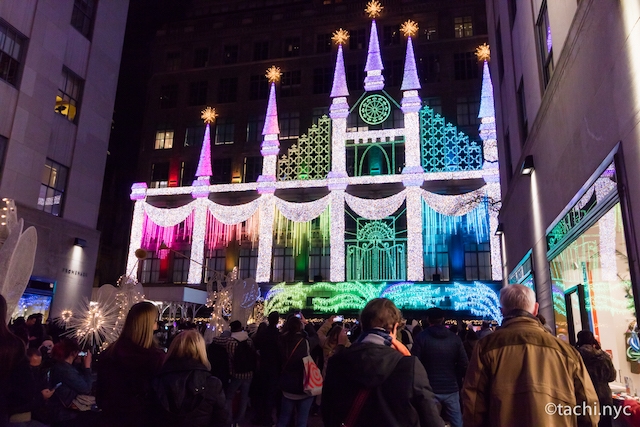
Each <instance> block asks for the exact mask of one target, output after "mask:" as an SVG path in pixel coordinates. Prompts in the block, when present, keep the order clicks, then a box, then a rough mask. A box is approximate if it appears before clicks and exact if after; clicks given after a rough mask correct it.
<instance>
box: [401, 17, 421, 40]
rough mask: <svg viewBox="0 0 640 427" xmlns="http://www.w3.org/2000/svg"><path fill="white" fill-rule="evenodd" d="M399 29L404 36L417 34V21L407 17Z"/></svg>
mask: <svg viewBox="0 0 640 427" xmlns="http://www.w3.org/2000/svg"><path fill="white" fill-rule="evenodd" d="M400 31H402V34H404V36H405V37H413V36H415V35H416V34H418V23H417V22H415V21H412V20H411V19H409V20H407V21H406V22H404V23H403V24H402V25H401V26H400Z"/></svg>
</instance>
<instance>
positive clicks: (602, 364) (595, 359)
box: [578, 344, 616, 405]
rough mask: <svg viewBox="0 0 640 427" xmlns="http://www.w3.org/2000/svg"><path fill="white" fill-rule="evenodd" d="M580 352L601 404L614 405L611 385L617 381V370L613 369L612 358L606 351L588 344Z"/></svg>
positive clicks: (579, 348) (580, 348) (579, 349)
mask: <svg viewBox="0 0 640 427" xmlns="http://www.w3.org/2000/svg"><path fill="white" fill-rule="evenodd" d="M578 352H579V353H580V356H582V360H583V361H584V364H585V366H586V367H587V371H588V372H589V376H590V377H591V381H592V382H593V386H594V387H595V389H596V393H597V394H598V399H599V400H600V404H601V405H613V398H612V397H611V388H610V387H609V383H610V382H611V381H615V380H616V368H614V367H613V362H611V357H610V356H609V355H608V354H607V353H605V352H604V351H602V350H599V349H597V348H595V347H594V346H592V345H588V344H587V345H583V346H580V347H578Z"/></svg>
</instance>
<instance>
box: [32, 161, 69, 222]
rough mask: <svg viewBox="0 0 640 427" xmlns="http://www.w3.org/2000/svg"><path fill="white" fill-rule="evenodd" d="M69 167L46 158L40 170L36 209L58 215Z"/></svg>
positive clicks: (60, 211) (60, 209)
mask: <svg viewBox="0 0 640 427" xmlns="http://www.w3.org/2000/svg"><path fill="white" fill-rule="evenodd" d="M68 176H69V168H68V167H66V166H62V165H61V164H60V163H58V162H54V161H53V160H51V159H47V160H46V162H45V164H44V169H43V170H42V183H41V184H40V195H39V196H38V209H40V210H41V211H45V212H47V213H50V214H51V215H55V216H60V215H61V214H62V203H63V201H64V191H65V189H66V187H67V177H68Z"/></svg>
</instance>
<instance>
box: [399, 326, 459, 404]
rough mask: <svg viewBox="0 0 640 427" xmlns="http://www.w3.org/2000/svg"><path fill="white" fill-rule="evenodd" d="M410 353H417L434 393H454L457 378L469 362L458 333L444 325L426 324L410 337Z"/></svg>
mask: <svg viewBox="0 0 640 427" xmlns="http://www.w3.org/2000/svg"><path fill="white" fill-rule="evenodd" d="M411 354H413V355H414V356H417V357H418V359H420V361H421V362H422V365H423V366H424V368H425V369H426V371H427V375H429V383H430V384H431V388H432V389H433V392H434V393H437V394H450V393H457V392H458V391H459V390H460V389H459V387H458V384H459V382H461V381H459V380H461V379H462V378H463V377H464V374H465V373H466V372H467V366H468V365H469V359H468V358H467V353H466V352H465V351H464V345H463V344H462V340H461V339H460V337H459V336H457V335H456V334H454V333H453V332H452V331H450V330H449V329H448V328H447V327H446V326H444V325H433V326H429V327H428V328H427V329H425V330H424V331H422V332H420V333H419V334H418V336H417V337H415V338H414V340H413V347H412V348H411Z"/></svg>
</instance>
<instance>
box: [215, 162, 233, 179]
mask: <svg viewBox="0 0 640 427" xmlns="http://www.w3.org/2000/svg"><path fill="white" fill-rule="evenodd" d="M230 182H231V159H213V160H212V161H211V183H212V184H229V183H230Z"/></svg>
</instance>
